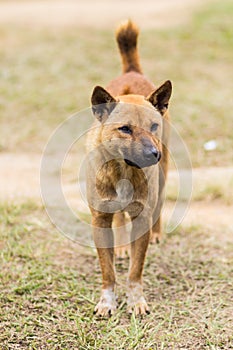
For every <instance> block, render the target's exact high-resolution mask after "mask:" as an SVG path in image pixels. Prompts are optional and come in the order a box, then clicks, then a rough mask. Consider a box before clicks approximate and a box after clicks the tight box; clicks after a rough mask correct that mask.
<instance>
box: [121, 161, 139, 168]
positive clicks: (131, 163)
mask: <svg viewBox="0 0 233 350" xmlns="http://www.w3.org/2000/svg"><path fill="white" fill-rule="evenodd" d="M124 161H125V162H126V164H127V165H130V166H133V167H135V168H137V169H141V166H139V165H138V164H136V163H134V162H131V160H129V159H124Z"/></svg>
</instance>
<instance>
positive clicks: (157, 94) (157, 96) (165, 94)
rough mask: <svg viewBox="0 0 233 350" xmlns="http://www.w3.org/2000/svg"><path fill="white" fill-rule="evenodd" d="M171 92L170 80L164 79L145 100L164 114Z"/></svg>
mask: <svg viewBox="0 0 233 350" xmlns="http://www.w3.org/2000/svg"><path fill="white" fill-rule="evenodd" d="M171 94H172V83H171V81H170V80H167V81H165V83H164V84H162V85H161V86H160V87H159V88H158V89H156V90H155V91H153V92H152V93H151V94H150V95H149V96H148V97H147V98H146V100H147V101H149V102H150V103H152V105H153V106H154V107H155V108H156V109H158V110H159V111H160V113H162V114H164V113H165V112H166V110H167V108H168V103H169V100H170V97H171Z"/></svg>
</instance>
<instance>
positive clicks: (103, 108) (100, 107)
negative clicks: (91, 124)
mask: <svg viewBox="0 0 233 350" xmlns="http://www.w3.org/2000/svg"><path fill="white" fill-rule="evenodd" d="M91 103H92V111H93V114H94V116H95V117H96V118H97V119H98V120H99V121H100V122H101V123H103V122H105V120H106V119H107V118H108V116H109V114H110V113H111V112H112V111H113V109H114V108H115V106H116V103H117V100H115V98H114V97H112V96H111V95H110V93H109V92H107V91H106V90H105V89H104V88H102V87H101V86H96V87H95V88H94V90H93V93H92V97H91Z"/></svg>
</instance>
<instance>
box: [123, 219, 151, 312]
mask: <svg viewBox="0 0 233 350" xmlns="http://www.w3.org/2000/svg"><path fill="white" fill-rule="evenodd" d="M145 229H146V233H144V230H145ZM147 229H148V219H147V218H144V217H141V218H139V217H138V218H137V220H133V226H132V242H131V261H130V270H129V279H128V293H127V294H128V312H130V313H132V312H135V314H136V315H144V314H146V313H149V307H148V305H147V303H146V300H145V297H144V295H143V287H142V272H143V267H144V261H145V257H146V251H147V248H148V244H149V239H150V231H149V230H147Z"/></svg>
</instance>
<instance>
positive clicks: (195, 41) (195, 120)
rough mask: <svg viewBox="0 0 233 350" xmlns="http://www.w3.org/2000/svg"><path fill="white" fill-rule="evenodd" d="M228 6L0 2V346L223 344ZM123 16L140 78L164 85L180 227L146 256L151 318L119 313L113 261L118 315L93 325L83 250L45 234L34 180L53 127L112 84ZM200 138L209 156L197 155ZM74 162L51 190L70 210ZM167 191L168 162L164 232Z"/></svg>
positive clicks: (91, 275) (75, 201) (232, 242)
mask: <svg viewBox="0 0 233 350" xmlns="http://www.w3.org/2000/svg"><path fill="white" fill-rule="evenodd" d="M232 11H233V6H232V3H231V2H230V1H227V0H224V1H205V2H203V1H191V0H189V1H185V3H184V2H183V1H173V0H166V1H163V2H161V1H153V2H152V1H146V2H143V4H141V3H139V2H138V3H136V5H135V3H134V8H133V11H132V4H131V2H124V3H123V2H118V3H117V8H116V7H115V3H114V2H113V1H109V2H104V1H102V2H98V6H97V5H96V2H92V1H90V0H89V1H86V2H79V3H78V4H76V3H75V2H70V1H69V2H64V1H40V2H38V1H31V2H30V3H29V2H24V1H17V2H15V1H2V2H1V3H0V37H1V41H2V43H3V45H2V47H1V49H0V63H1V67H2V71H1V73H0V75H1V80H0V89H1V97H0V121H1V128H0V169H1V172H0V184H1V191H0V217H1V221H0V248H1V255H0V259H1V272H0V276H1V285H0V306H1V315H0V321H1V322H0V344H1V345H0V349H4V350H5V349H83V350H84V349H148V350H149V349H177V350H178V349H191V350H192V349H193V350H194V349H195V350H196V349H200V350H202V349H211V350H213V349H214V350H218V349H225V350H228V349H232V348H233V332H232V328H233V327H232V324H233V320H232V315H233V298H232V296H233V279H232V275H233V274H232V273H233V270H232V266H233V253H232V252H233V239H232V237H233V224H232V204H233V192H232V189H233V168H232V160H233V159H232V147H233V137H232V116H231V113H230V112H229V111H231V110H232V107H233V106H232V98H231V80H230V72H231V71H232V62H231V60H232V45H231V38H232V29H231V28H232V26H231V18H232V17H231V16H232ZM35 14H36V15H35ZM106 14H107V15H106ZM128 17H131V18H132V19H133V20H135V21H136V22H137V23H138V24H139V25H140V27H141V36H140V53H141V56H142V64H143V67H144V69H145V73H146V74H147V75H148V76H150V77H152V79H153V77H155V81H156V82H158V83H159V82H162V81H164V80H165V79H167V78H171V79H172V81H173V84H174V95H173V99H172V104H171V112H172V118H173V124H174V125H175V127H176V128H177V130H178V132H179V134H180V135H181V137H182V139H183V140H184V141H185V143H186V145H187V147H188V149H189V154H190V157H191V160H192V165H193V166H192V168H193V169H192V173H193V183H192V184H193V191H192V198H191V201H190V203H189V205H188V211H187V213H186V215H185V217H184V218H183V221H182V223H181V225H180V226H178V227H177V228H176V229H175V230H174V231H173V232H170V233H167V234H165V235H164V237H163V240H162V242H161V244H160V245H158V246H157V245H156V246H154V245H153V246H150V248H149V252H148V256H147V260H146V266H145V273H144V284H145V294H146V296H147V298H148V301H149V304H150V307H151V314H150V315H149V316H147V317H146V318H143V319H136V318H135V317H134V316H131V317H130V316H127V314H126V305H125V288H124V286H125V280H126V278H127V269H128V261H127V260H125V261H118V262H117V277H118V286H117V294H118V302H119V308H118V311H117V313H116V315H115V316H114V317H112V318H111V319H107V320H99V319H96V318H95V317H93V315H92V313H93V309H94V305H95V303H96V302H97V301H98V297H99V292H100V290H99V286H100V283H101V275H100V269H99V265H98V260H97V257H96V252H95V250H94V249H93V248H91V247H83V246H80V245H78V244H77V243H74V242H72V241H71V240H69V239H67V238H66V237H64V236H63V235H62V234H60V233H59V232H58V230H56V228H55V227H53V226H52V225H51V223H50V221H49V219H48V217H47V215H46V213H45V210H44V206H43V204H42V202H41V198H40V189H39V171H40V162H41V157H42V155H43V150H44V147H45V144H46V142H47V140H48V137H49V136H50V135H51V133H52V132H53V130H54V128H56V127H57V125H58V124H59V123H61V122H63V121H64V120H65V119H66V118H67V117H68V116H69V115H70V114H72V113H74V112H76V111H78V110H81V109H83V108H87V107H88V104H89V98H90V94H91V91H92V88H93V86H94V85H95V84H102V85H103V86H104V85H105V84H107V83H108V81H109V80H110V79H112V78H113V77H114V76H116V75H119V72H120V67H119V57H118V52H117V50H116V48H115V43H114V40H113V36H114V28H115V26H116V25H117V24H118V23H119V21H121V20H122V19H125V18H128ZM93 29H94V30H93ZM82 122H83V121H82V120H80V123H82ZM209 140H214V141H215V144H216V148H215V149H213V150H210V151H207V150H206V149H205V143H206V142H207V141H209ZM73 162H75V156H74V155H73V158H72V157H71V159H70V160H69V163H68V165H67V168H66V169H65V171H64V179H65V181H64V191H65V193H66V194H67V196H68V198H69V200H70V203H71V206H72V207H73V208H74V209H75V208H77V207H80V206H81V199H80V198H79V197H78V196H76V192H75V179H76V172H75V170H76V168H75V167H74V166H73V164H74V163H73ZM177 193H178V179H177V172H176V169H175V165H174V163H173V162H171V165H170V171H169V177H168V186H167V193H166V198H167V199H166V205H165V208H164V219H165V223H166V222H167V221H168V218H169V215H170V213H171V212H172V209H173V208H174V205H175V201H176V198H177ZM87 220H89V216H88V214H87Z"/></svg>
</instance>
